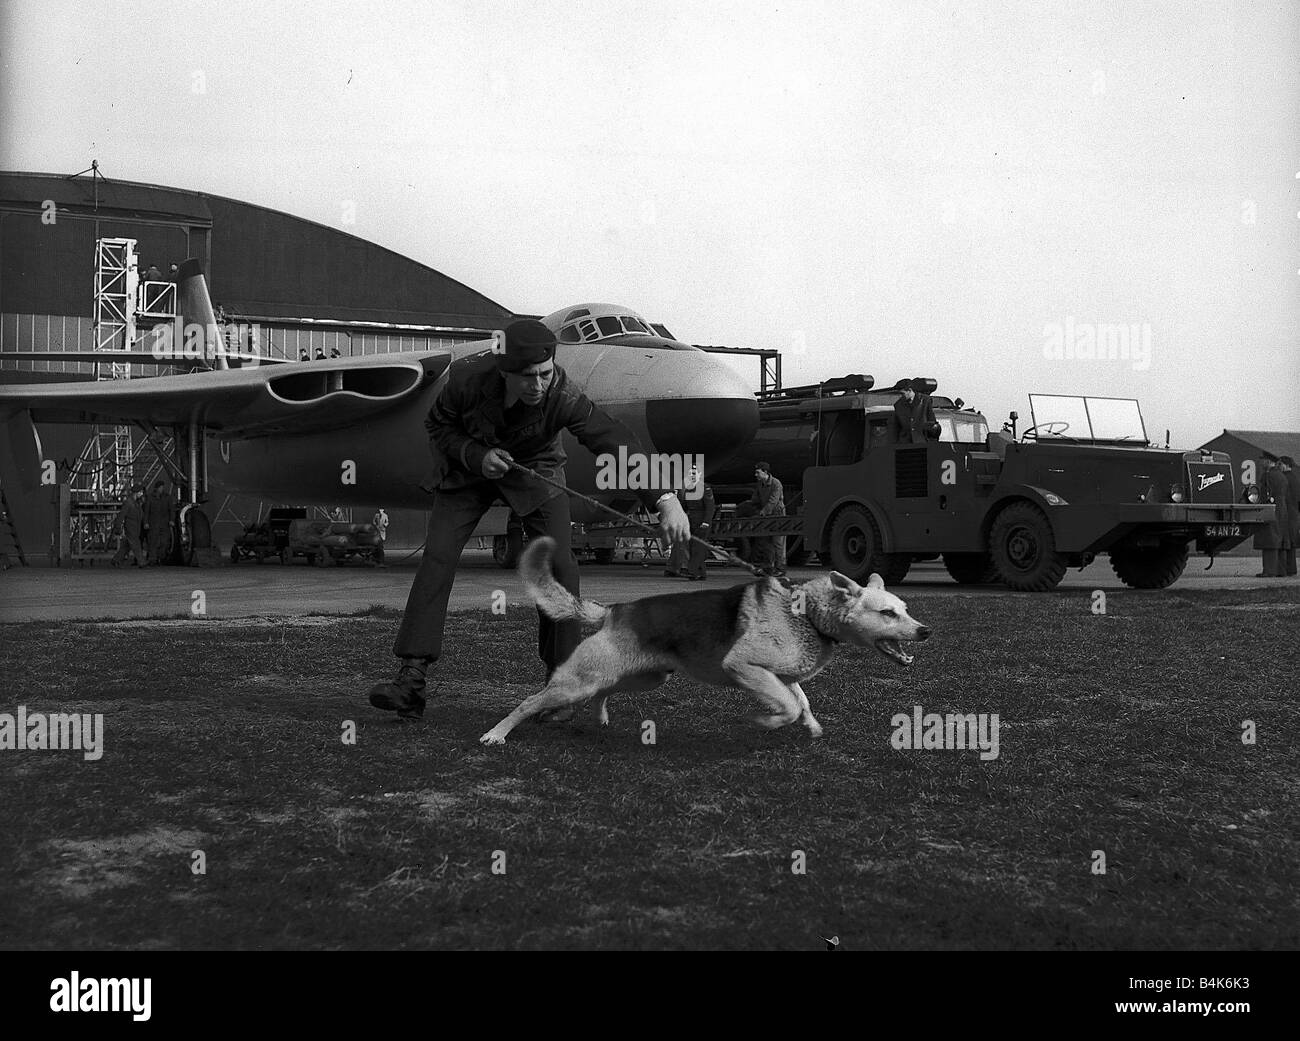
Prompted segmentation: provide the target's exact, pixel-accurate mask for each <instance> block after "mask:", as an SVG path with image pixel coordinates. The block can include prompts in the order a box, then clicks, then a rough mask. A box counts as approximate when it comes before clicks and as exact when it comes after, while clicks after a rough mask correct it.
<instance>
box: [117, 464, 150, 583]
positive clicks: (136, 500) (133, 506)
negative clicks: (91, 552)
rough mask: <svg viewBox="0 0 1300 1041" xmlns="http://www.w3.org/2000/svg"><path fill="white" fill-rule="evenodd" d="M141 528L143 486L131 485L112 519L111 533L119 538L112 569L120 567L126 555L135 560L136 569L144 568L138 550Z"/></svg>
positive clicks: (142, 520) (142, 557)
mask: <svg viewBox="0 0 1300 1041" xmlns="http://www.w3.org/2000/svg"><path fill="white" fill-rule="evenodd" d="M143 527H144V485H140V484H133V485H132V486H131V494H130V495H129V496H128V497H127V500H126V502H124V503H122V508H121V509H120V510H118V511H117V516H116V517H114V518H113V533H114V534H116V535H120V536H121V539H120V541H119V542H118V545H117V552H116V553H115V554H114V555H113V559H112V561H111V563H112V565H113V566H114V567H121V566H122V561H124V560H125V559H126V558H127V555H128V553H129V554H130V555H131V556H132V557H133V558H134V559H135V566H136V567H144V566H145V558H144V553H143V552H141V550H140V531H141V529H142V528H143Z"/></svg>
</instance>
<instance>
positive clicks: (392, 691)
mask: <svg viewBox="0 0 1300 1041" xmlns="http://www.w3.org/2000/svg"><path fill="white" fill-rule="evenodd" d="M432 664H433V659H432V658H403V659H402V665H401V668H399V669H398V670H397V676H396V677H395V678H394V679H393V681H392V682H391V683H376V684H375V685H374V686H373V687H371V688H370V704H372V705H374V706H375V708H381V709H383V710H384V711H386V712H396V713H397V714H398V716H400V717H401V718H402V719H418V718H419V717H420V716H423V715H424V701H425V698H424V674H425V673H426V672H427V671H428V669H429V666H430V665H432Z"/></svg>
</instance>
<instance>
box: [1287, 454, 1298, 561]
mask: <svg viewBox="0 0 1300 1041" xmlns="http://www.w3.org/2000/svg"><path fill="white" fill-rule="evenodd" d="M1286 487H1287V491H1288V492H1289V493H1290V494H1289V496H1288V499H1289V501H1290V514H1291V545H1292V546H1296V547H1300V470H1297V469H1296V468H1295V467H1294V466H1293V467H1291V472H1290V473H1289V474H1287V475H1286Z"/></svg>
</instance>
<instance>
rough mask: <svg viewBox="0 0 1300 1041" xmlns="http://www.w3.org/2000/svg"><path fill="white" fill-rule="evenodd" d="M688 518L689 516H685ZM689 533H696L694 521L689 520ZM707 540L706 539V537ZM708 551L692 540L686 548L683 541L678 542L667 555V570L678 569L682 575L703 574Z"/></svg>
mask: <svg viewBox="0 0 1300 1041" xmlns="http://www.w3.org/2000/svg"><path fill="white" fill-rule="evenodd" d="M687 520H688V521H689V520H690V516H689V515H688V516H687ZM690 523H691V534H697V532H696V531H695V522H694V521H691V522H690ZM706 541H707V539H706ZM709 556H710V554H709V551H708V550H707V549H705V548H704V547H703V546H701V545H700V544H699V543H698V542H692V543H691V544H690V547H689V548H687V546H686V544H685V543H683V542H678V543H677V544H676V545H674V546H673V548H672V552H671V553H670V554H669V556H668V570H669V571H678V572H681V573H682V574H683V575H700V576H703V575H704V574H705V571H704V562H705V561H706V560H708V559H709Z"/></svg>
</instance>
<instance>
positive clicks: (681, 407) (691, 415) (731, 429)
mask: <svg viewBox="0 0 1300 1041" xmlns="http://www.w3.org/2000/svg"><path fill="white" fill-rule="evenodd" d="M645 418H646V428H647V430H648V431H649V433H650V439H651V441H653V442H654V447H655V451H656V452H671V453H673V454H681V455H696V454H700V455H703V456H704V469H705V473H710V472H712V471H713V470H715V469H716V468H718V467H719V466H721V465H722V464H723V463H725V462H726V461H727V460H728V459H730V458H731V457H732V456H733V455H735V454H736V453H737V452H738V451H740V449H742V448H744V447H745V445H747V444H749V442H750V441H752V440H753V438H754V434H755V433H756V432H757V431H758V402H757V401H756V400H755V399H754V398H753V397H698V398H667V399H662V398H661V399H658V400H650V401H647V402H646V406H645Z"/></svg>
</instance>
